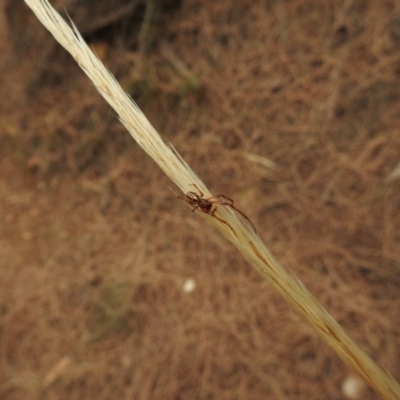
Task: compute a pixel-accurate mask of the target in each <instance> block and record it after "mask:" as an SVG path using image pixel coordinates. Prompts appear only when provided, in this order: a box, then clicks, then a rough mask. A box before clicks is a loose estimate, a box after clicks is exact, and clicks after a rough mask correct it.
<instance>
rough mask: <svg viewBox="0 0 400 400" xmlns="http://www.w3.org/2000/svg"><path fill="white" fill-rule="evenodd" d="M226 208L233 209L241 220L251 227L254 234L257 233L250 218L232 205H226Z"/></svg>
mask: <svg viewBox="0 0 400 400" xmlns="http://www.w3.org/2000/svg"><path fill="white" fill-rule="evenodd" d="M227 206H228V207H231V208H233V209H234V210H235V211H237V212H238V213H239V214H240V215H241V216H242V217H243V218H245V219H246V220H247V221H248V222H249V224H250V225H251V226H252V228H253V230H254V232H255V233H257V229H256V227H255V226H254V224H253V223H252V222H251V221H250V218H249V217H248V216H247V215H246V214H245V213H243V212H242V211H240V210H239V209H238V208H236V207H235V206H234V205H233V204H227Z"/></svg>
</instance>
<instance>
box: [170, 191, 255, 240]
mask: <svg viewBox="0 0 400 400" xmlns="http://www.w3.org/2000/svg"><path fill="white" fill-rule="evenodd" d="M191 186H194V187H195V188H196V190H197V191H198V192H199V193H196V192H187V193H186V195H185V197H181V196H177V197H178V199H180V200H183V201H184V202H185V203H187V204H189V205H190V206H194V207H193V208H192V211H195V210H197V209H199V210H200V211H201V212H203V213H204V214H208V215H211V216H212V217H214V218H216V219H217V220H218V221H220V222H222V223H223V224H225V225H227V226H228V227H229V229H230V230H231V231H232V232H233V233H234V234H235V235H236V233H235V231H234V230H233V228H232V227H231V226H230V225H229V224H228V223H227V222H226V221H224V220H223V219H222V218H220V217H218V216H216V215H215V213H216V211H217V206H216V205H217V204H218V205H221V206H228V207H231V208H233V209H234V210H235V211H237V212H238V213H239V214H240V215H242V216H243V217H244V218H245V219H246V220H247V221H248V222H249V223H250V225H251V226H252V227H253V229H254V232H256V233H257V231H256V228H255V226H254V225H253V223H252V222H251V221H250V219H249V218H248V217H247V216H246V215H245V214H244V213H242V212H241V211H240V210H239V209H237V208H236V207H235V206H234V204H233V200H232V199H230V198H229V197H226V196H224V195H223V194H219V195H218V196H212V197H209V198H207V199H205V198H203V192H202V191H201V190H200V189H199V187H198V186H197V185H196V184H194V183H192V184H191Z"/></svg>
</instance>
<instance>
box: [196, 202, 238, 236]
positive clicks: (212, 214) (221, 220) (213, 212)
mask: <svg viewBox="0 0 400 400" xmlns="http://www.w3.org/2000/svg"><path fill="white" fill-rule="evenodd" d="M200 210H201V209H200ZM201 211H203V210H201ZM216 211H217V207H215V208H214V210H212V211H211V212H207V211H203V212H204V213H205V214H208V215H211V216H212V217H214V218H215V219H217V220H218V221H219V222H222V223H223V224H225V225H226V226H227V227H228V228H229V229H230V230H231V232H232V233H233V234H234V235H235V236H236V237H237V235H236V232H235V231H234V229H233V228H232V227H231V226H230V225H229V224H228V223H227V222H226V221H224V220H223V219H222V218H220V217H217V216H216V215H215V212H216Z"/></svg>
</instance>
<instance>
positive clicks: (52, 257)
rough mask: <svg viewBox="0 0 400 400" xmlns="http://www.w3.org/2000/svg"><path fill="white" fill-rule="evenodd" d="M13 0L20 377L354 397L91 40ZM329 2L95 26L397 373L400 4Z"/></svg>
mask: <svg viewBox="0 0 400 400" xmlns="http://www.w3.org/2000/svg"><path fill="white" fill-rule="evenodd" d="M9 3H10V5H9V7H8V9H7V8H5V10H6V11H7V12H6V13H5V14H4V19H5V20H6V21H8V35H9V36H8V39H9V41H8V42H6V41H3V43H0V48H1V49H2V51H3V54H4V56H3V57H1V58H2V60H3V68H2V74H1V75H2V78H1V80H2V82H1V85H2V86H1V87H2V91H1V98H0V110H1V111H0V112H1V114H0V126H1V131H0V166H1V169H0V176H1V180H0V208H1V210H3V212H2V213H1V216H2V220H1V223H0V249H1V251H0V284H1V290H0V398H1V399H7V400H8V399H25V398H30V399H39V398H40V399H65V398H68V399H82V398H85V399H111V398H118V399H120V398H124V399H125V398H126V399H214V398H215V399H217V398H218V399H264V398H269V399H321V398H324V399H341V398H344V394H343V392H342V384H343V382H344V381H345V380H346V379H348V378H349V376H351V371H349V370H348V369H347V367H346V366H345V365H344V364H343V363H342V362H341V361H339V360H338V359H337V357H336V356H335V355H334V354H333V353H332V352H331V351H330V350H329V348H327V346H326V345H325V344H324V343H322V342H321V340H320V339H319V338H317V337H316V335H315V333H314V331H313V330H312V329H311V328H310V327H308V326H307V325H306V324H305V323H304V322H302V321H301V320H300V318H299V317H297V316H296V315H295V314H293V312H291V311H290V309H289V308H288V306H287V305H286V303H285V302H284V301H283V300H282V299H281V298H280V297H279V296H278V295H277V293H276V292H274V291H273V290H272V289H271V287H270V286H269V285H268V284H266V283H265V282H264V281H263V280H262V278H260V277H259V276H258V275H257V273H256V272H255V271H254V270H253V269H251V267H249V266H248V264H247V263H246V262H245V260H243V259H241V258H240V256H239V255H238V254H237V252H236V250H234V248H233V247H232V245H230V244H229V243H227V242H226V241H225V240H224V239H223V238H222V237H221V236H220V235H219V234H218V233H217V232H216V231H214V230H213V229H212V228H210V227H209V226H207V225H206V224H205V223H204V221H203V220H201V219H200V218H198V217H197V216H196V215H193V214H192V213H190V211H188V209H187V208H186V207H184V206H183V205H182V204H181V202H179V201H178V200H176V198H175V197H174V196H173V195H172V193H171V192H170V191H169V190H168V188H167V187H166V186H165V184H166V183H167V184H169V182H168V181H167V179H166V178H165V176H164V175H163V174H162V173H161V171H160V170H159V169H158V167H157V166H155V164H154V163H153V162H152V160H150V159H149V157H148V156H146V155H145V154H144V153H143V152H142V150H141V149H140V148H139V147H138V146H137V145H136V144H135V142H133V141H132V139H131V138H130V137H129V135H128V134H127V133H126V132H125V130H124V128H123V127H122V126H121V125H120V123H119V122H118V121H117V120H116V118H115V116H114V115H113V113H112V112H110V110H109V107H108V106H107V105H106V104H105V103H104V102H103V101H102V100H101V98H100V97H99V96H98V94H97V93H96V92H95V90H94V89H93V88H92V87H91V85H90V83H89V81H88V80H87V78H86V77H85V76H84V75H83V74H82V73H81V72H80V71H79V69H78V67H77V66H76V65H74V62H73V60H71V59H69V58H67V56H66V55H65V54H64V52H63V51H62V50H61V49H58V48H56V47H55V46H54V43H53V41H52V39H51V40H50V38H49V35H48V34H47V32H45V31H44V29H43V28H42V27H41V26H40V24H39V23H38V22H37V21H36V20H35V18H34V17H33V16H32V15H31V13H30V12H29V10H28V9H27V8H26V6H25V5H23V4H18V5H16V4H15V3H14V2H9ZM210 3H211V2H210ZM315 3H317V2H313V1H309V0H300V1H296V2H285V1H278V0H277V1H266V0H265V1H253V2H250V1H248V0H241V1H236V2H228V1H219V2H216V4H214V5H212V4H208V3H207V5H204V2H201V1H197V2H196V1H189V0H187V1H185V0H184V1H182V4H181V5H180V6H179V7H177V6H176V5H175V8H174V9H173V10H165V9H164V10H161V11H160V12H159V14H157V16H155V17H154V20H155V21H157V24H155V26H153V31H154V32H153V33H154V34H153V37H154V39H153V42H152V43H151V46H149V47H150V51H149V52H148V54H147V55H146V56H145V55H144V53H145V52H144V51H143V50H142V51H138V47H139V48H140V46H139V45H138V43H137V42H138V41H139V42H140V40H139V39H136V42H135V41H134V40H132V37H136V38H140V37H141V36H140V33H141V32H142V31H141V30H140V29H139V28H138V27H137V26H141V25H140V24H141V21H142V19H140V18H136V14H135V18H133V19H132V20H131V21H129V22H130V23H129V24H128V23H127V21H125V20H124V21H122V22H120V21H118V23H117V22H115V23H113V24H111V25H110V26H107V28H102V29H100V30H99V31H95V32H94V33H93V34H90V32H89V33H88V37H87V39H88V40H91V41H92V44H93V45H94V46H95V48H96V50H97V52H98V54H99V55H100V56H101V57H102V58H103V60H104V61H105V62H106V64H107V65H108V66H109V67H110V69H111V70H112V71H113V72H115V73H116V75H117V77H118V79H119V80H120V81H121V82H122V84H123V85H124V87H125V89H126V90H127V91H129V92H130V93H131V94H132V96H133V97H134V99H135V100H136V101H137V102H138V104H139V105H140V107H141V108H142V109H143V111H144V112H145V114H146V115H147V116H148V118H149V120H150V121H151V122H152V123H153V125H154V126H155V127H156V128H157V130H158V131H159V132H160V133H161V134H162V135H163V136H164V137H165V138H166V139H168V140H170V141H171V142H172V143H173V144H174V146H175V147H176V148H177V149H178V150H179V152H180V153H181V154H182V155H183V156H184V157H185V159H186V160H187V161H188V162H189V163H190V165H191V166H192V167H193V168H194V170H195V171H196V172H197V173H198V174H199V175H200V176H201V177H202V179H203V180H204V181H205V182H206V183H207V185H209V186H210V187H211V188H213V190H214V191H215V192H218V193H224V194H226V195H228V196H230V197H233V198H234V199H235V202H236V203H237V204H238V205H240V207H241V209H242V210H244V211H245V212H246V214H247V215H249V217H250V218H251V219H252V221H254V222H255V224H256V225H257V229H258V231H259V232H260V235H261V236H262V237H263V239H264V240H265V241H266V243H267V244H268V245H269V246H270V248H271V249H272V251H273V253H274V254H275V255H276V256H277V257H278V258H279V259H280V260H281V261H282V262H283V263H284V264H287V265H289V266H290V267H291V268H292V269H293V270H294V271H295V272H296V274H297V275H298V276H299V277H300V278H301V280H302V281H303V282H304V283H305V284H306V285H307V287H308V288H309V289H310V290H311V292H312V293H313V294H314V295H315V296H316V297H317V298H318V300H319V301H320V302H321V303H322V304H323V305H324V306H325V307H326V308H327V309H328V310H329V311H330V312H331V313H332V314H333V315H334V316H335V318H337V319H338V321H339V322H340V323H341V324H342V326H343V327H344V328H345V329H346V330H347V331H348V332H349V333H350V334H351V336H352V337H353V338H354V339H355V340H356V341H357V342H358V343H360V345H361V346H362V347H363V348H364V349H365V350H366V352H367V353H368V354H370V355H371V356H372V358H374V359H375V360H376V361H377V363H378V364H379V365H381V366H382V367H384V368H386V369H387V370H389V371H390V372H391V373H392V374H393V375H394V376H395V377H396V378H397V379H399V378H400V364H399V359H400V349H399V345H400V339H399V338H400V324H399V322H398V321H399V319H400V318H399V311H398V310H399V306H400V304H399V303H400V300H399V289H400V272H399V267H400V253H399V250H398V243H399V240H400V234H399V232H400V214H399V212H398V209H399V205H400V186H399V185H400V180H398V179H397V176H396V173H392V171H395V168H396V166H397V165H398V163H399V162H400V132H399V130H398V129H399V122H400V114H399V106H400V98H399V95H398V92H399V86H400V84H399V79H400V33H399V32H400V8H398V9H396V3H395V1H382V2H372V1H370V2H369V1H366V0H354V1H343V2H334V1H331V2H329V1H328V2H318V4H315ZM170 6H171V5H170ZM139 11H140V10H139ZM71 14H72V16H73V10H71ZM16 15H17V16H18V18H21V19H22V18H23V19H24V22H25V23H24V25H23V26H24V27H25V32H23V31H22V29H21V27H20V24H14V23H13V21H15V16H16ZM13 17H14V18H13ZM94 25H96V24H94ZM132 25H134V26H135V29H132V30H131V31H128V30H127V29H128V28H127V26H128V27H131V26H132ZM78 28H79V25H78ZM135 35H136V36H135ZM127 38H129V40H127ZM35 41H36V42H35ZM43 43H45V45H43ZM127 43H129V45H128V44H127ZM1 45H2V46H1ZM274 163H275V165H276V166H275V167H274ZM391 173H392V174H391ZM390 174H391V175H390ZM389 176H391V177H392V179H387V177H389ZM189 278H190V279H194V280H195V282H196V288H195V290H194V291H193V292H191V293H186V292H185V291H184V290H183V288H184V283H185V281H186V280H187V279H189ZM363 390H364V391H363V393H362V394H360V396H359V397H357V398H360V399H361V398H362V399H374V398H376V395H375V394H374V393H372V392H371V391H369V389H367V388H363Z"/></svg>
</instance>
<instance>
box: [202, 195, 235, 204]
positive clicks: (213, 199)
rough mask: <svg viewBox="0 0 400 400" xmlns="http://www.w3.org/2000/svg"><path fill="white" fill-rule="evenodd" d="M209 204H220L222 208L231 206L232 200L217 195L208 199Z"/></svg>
mask: <svg viewBox="0 0 400 400" xmlns="http://www.w3.org/2000/svg"><path fill="white" fill-rule="evenodd" d="M206 200H208V201H210V202H211V203H216V204H221V205H222V206H231V205H233V200H232V199H230V198H229V197H226V196H224V195H223V194H219V195H218V196H213V197H210V198H208V199H206Z"/></svg>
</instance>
